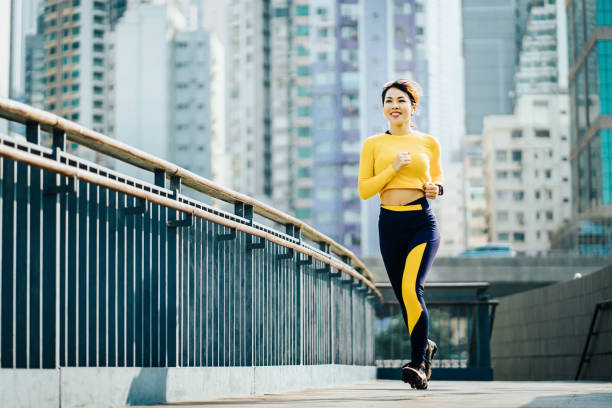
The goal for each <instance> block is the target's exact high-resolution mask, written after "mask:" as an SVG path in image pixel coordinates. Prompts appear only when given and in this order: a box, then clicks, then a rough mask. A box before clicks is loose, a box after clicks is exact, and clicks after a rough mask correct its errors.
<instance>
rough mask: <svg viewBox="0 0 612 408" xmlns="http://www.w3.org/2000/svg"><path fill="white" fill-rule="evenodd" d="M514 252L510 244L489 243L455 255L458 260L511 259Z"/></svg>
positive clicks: (514, 254)
mask: <svg viewBox="0 0 612 408" xmlns="http://www.w3.org/2000/svg"><path fill="white" fill-rule="evenodd" d="M515 256H516V251H514V250H513V249H512V244H510V243H505V242H489V243H487V244H483V245H479V246H477V247H474V248H470V249H467V250H465V251H462V252H459V253H458V254H457V257H458V258H513V257H515Z"/></svg>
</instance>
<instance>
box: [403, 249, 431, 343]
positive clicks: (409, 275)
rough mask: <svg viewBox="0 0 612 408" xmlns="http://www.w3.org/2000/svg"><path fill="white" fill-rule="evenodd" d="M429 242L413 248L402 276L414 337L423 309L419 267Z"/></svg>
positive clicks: (404, 295)
mask: <svg viewBox="0 0 612 408" xmlns="http://www.w3.org/2000/svg"><path fill="white" fill-rule="evenodd" d="M426 246H427V242H423V243H422V244H420V245H417V246H415V247H414V248H412V250H411V251H410V253H409V254H408V256H407V257H406V265H405V266H404V274H403V275H402V300H403V301H404V306H405V307H406V314H407V315H408V331H409V332H410V335H412V330H413V329H414V326H416V324H417V322H418V321H419V317H420V316H421V312H423V308H422V307H421V304H420V303H419V298H418V297H417V294H416V278H417V275H418V273H419V267H420V266H421V260H422V259H423V253H424V252H425V247H426Z"/></svg>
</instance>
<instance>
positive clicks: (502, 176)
mask: <svg viewBox="0 0 612 408" xmlns="http://www.w3.org/2000/svg"><path fill="white" fill-rule="evenodd" d="M495 178H496V179H498V180H504V179H507V178H508V172H507V171H505V170H497V171H496V172H495Z"/></svg>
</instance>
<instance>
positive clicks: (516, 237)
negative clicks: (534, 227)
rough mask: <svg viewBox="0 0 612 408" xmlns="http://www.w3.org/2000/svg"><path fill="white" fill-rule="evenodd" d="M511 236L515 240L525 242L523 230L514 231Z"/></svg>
mask: <svg viewBox="0 0 612 408" xmlns="http://www.w3.org/2000/svg"><path fill="white" fill-rule="evenodd" d="M512 238H513V239H514V241H515V242H525V233H524V232H515V233H513V234H512Z"/></svg>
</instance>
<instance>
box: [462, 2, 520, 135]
mask: <svg viewBox="0 0 612 408" xmlns="http://www.w3.org/2000/svg"><path fill="white" fill-rule="evenodd" d="M528 1H529V0H487V1H482V0H463V3H462V16H463V56H464V60H465V126H466V131H467V134H478V133H481V130H482V123H483V118H484V117H485V116H486V115H496V114H510V113H512V99H511V98H510V91H512V89H513V88H514V71H515V67H516V62H517V60H518V44H519V43H520V32H521V28H522V26H524V21H525V12H524V11H523V10H525V11H526V10H527V6H526V5H527V2H528Z"/></svg>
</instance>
